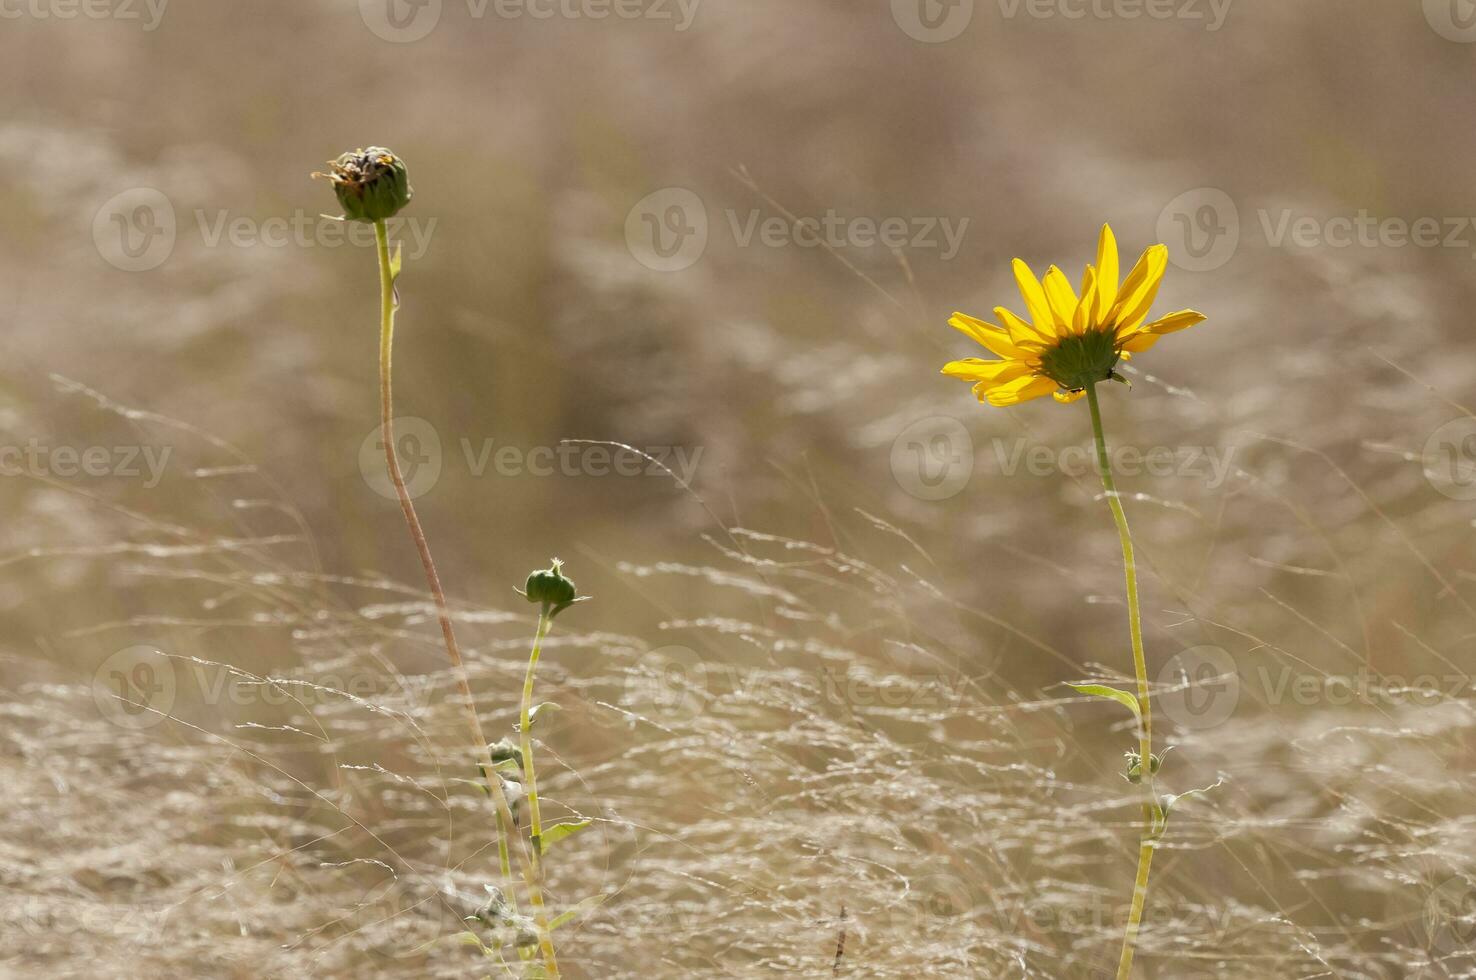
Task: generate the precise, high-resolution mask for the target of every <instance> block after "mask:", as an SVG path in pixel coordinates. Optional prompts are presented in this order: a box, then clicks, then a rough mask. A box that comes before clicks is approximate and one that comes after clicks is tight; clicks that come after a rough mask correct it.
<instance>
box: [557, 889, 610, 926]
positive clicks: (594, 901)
mask: <svg viewBox="0 0 1476 980" xmlns="http://www.w3.org/2000/svg"><path fill="white" fill-rule="evenodd" d="M606 898H609V896H608V895H591V896H589V897H588V898H586V899H585V900H584V901H582V902H580V903H579V904H578V905H576V906H574V907H573V908H572V909H569V910H568V911H567V912H560V913H559V914H558V915H556V916H554V918H553V921H552V922H550V923H549V924H548V931H549V932H553V931H554V930H555V929H557V928H558V927H559V926H561V925H565V924H567V923H569V922H572V921H573V920H574V919H576V918H578V917H579V916H581V915H583V914H584V913H585V912H588V911H589V910H590V909H592V908H594V907H595V906H597V905H599V904H600V903H601V902H603V901H604V900H605V899H606Z"/></svg>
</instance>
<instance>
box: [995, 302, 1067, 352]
mask: <svg viewBox="0 0 1476 980" xmlns="http://www.w3.org/2000/svg"><path fill="white" fill-rule="evenodd" d="M994 315H995V316H997V317H999V322H1000V323H1003V324H1004V327H1005V331H1006V332H1007V333H1009V335H1010V340H1012V341H1014V343H1015V346H1016V347H1019V348H1020V349H1021V350H1044V349H1045V348H1046V347H1048V346H1050V345H1052V344H1054V343H1055V342H1056V336H1055V334H1054V333H1049V334H1042V333H1041V332H1040V331H1039V330H1037V329H1035V327H1034V325H1033V324H1029V323H1026V322H1025V321H1024V320H1022V319H1020V318H1019V317H1017V316H1015V314H1013V313H1011V312H1010V311H1009V310H1007V309H1005V308H1004V307H1003V306H996V307H995V308H994Z"/></svg>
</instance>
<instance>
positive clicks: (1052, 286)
mask: <svg viewBox="0 0 1476 980" xmlns="http://www.w3.org/2000/svg"><path fill="white" fill-rule="evenodd" d="M1167 266H1168V249H1167V248H1166V247H1164V246H1163V245H1153V246H1150V247H1149V248H1148V249H1147V250H1145V251H1144V252H1143V255H1142V257H1141V258H1140V259H1138V264H1137V265H1135V266H1133V271H1132V272H1129V273H1128V277H1127V280H1126V281H1124V282H1123V283H1122V284H1121V285H1119V284H1118V279H1117V276H1118V265H1117V240H1116V239H1115V238H1114V237H1113V235H1112V229H1111V228H1110V227H1108V226H1107V225H1103V226H1102V237H1101V239H1100V240H1099V242H1098V243H1097V264H1096V265H1089V266H1087V267H1086V274H1085V275H1084V276H1083V277H1082V280H1081V293H1080V295H1079V296H1078V294H1077V292H1076V290H1074V289H1072V288H1071V283H1070V282H1068V281H1067V279H1066V274H1065V273H1064V272H1062V271H1061V270H1060V269H1058V268H1056V267H1055V266H1051V267H1050V269H1049V270H1048V271H1047V272H1046V274H1045V277H1044V278H1043V279H1036V278H1035V273H1033V272H1031V271H1030V267H1029V266H1028V265H1026V264H1025V263H1024V262H1022V261H1021V260H1019V259H1016V260H1015V262H1014V269H1015V281H1016V282H1017V283H1019V285H1020V293H1021V295H1023V296H1024V297H1025V309H1026V310H1027V312H1029V314H1030V319H1029V320H1028V321H1027V320H1023V319H1021V318H1020V317H1018V316H1016V315H1015V314H1013V313H1011V312H1010V311H1009V310H1007V309H1005V308H1004V307H1002V306H997V307H995V308H994V315H995V316H996V317H998V319H999V321H1000V324H1002V325H1000V324H994V323H989V322H987V321H985V320H979V319H976V318H974V317H971V316H967V315H965V314H963V313H955V314H953V317H952V319H950V320H949V321H948V325H949V326H951V327H954V328H956V329H958V330H961V331H962V332H963V333H965V334H967V335H968V336H969V337H971V338H973V339H974V340H976V341H978V342H979V343H980V344H982V345H984V347H986V348H987V349H988V350H989V351H990V352H991V353H994V354H996V355H998V357H999V360H984V359H982V358H978V357H969V358H965V359H964V360H962V361H951V362H949V363H948V364H946V365H944V367H943V373H944V374H946V375H948V376H949V377H953V378H962V379H963V380H965V381H972V382H974V394H975V395H977V396H978V398H979V400H980V401H981V402H982V401H986V400H987V401H988V402H989V404H991V405H1018V404H1019V403H1020V402H1024V401H1029V400H1030V399H1032V398H1039V397H1040V396H1042V395H1047V394H1054V395H1055V397H1056V401H1058V402H1073V401H1076V399H1078V398H1080V397H1081V396H1082V395H1083V394H1085V393H1086V389H1087V386H1088V385H1094V384H1096V383H1097V382H1098V381H1106V380H1107V379H1108V378H1112V377H1115V375H1114V374H1113V368H1114V367H1116V366H1117V362H1118V360H1119V359H1122V360H1126V359H1128V358H1130V357H1132V355H1134V354H1138V353H1141V352H1143V351H1145V350H1147V349H1148V348H1150V347H1152V346H1153V345H1154V344H1156V343H1157V342H1158V338H1159V337H1162V336H1163V335H1164V334H1167V333H1173V332H1174V331H1176V330H1183V329H1184V328H1185V327H1192V326H1194V325H1195V324H1196V323H1199V322H1200V321H1201V320H1203V319H1204V318H1205V317H1204V314H1203V313H1196V312H1195V311H1194V310H1180V311H1179V312H1177V313H1170V314H1169V315H1168V316H1165V317H1160V318H1159V319H1157V320H1154V321H1153V322H1152V323H1145V322H1144V321H1145V320H1147V318H1148V310H1149V308H1150V307H1152V306H1153V300H1154V299H1155V298H1156V297H1157V296H1158V286H1159V284H1160V283H1161V282H1162V281H1163V273H1164V269H1165V268H1166V267H1167Z"/></svg>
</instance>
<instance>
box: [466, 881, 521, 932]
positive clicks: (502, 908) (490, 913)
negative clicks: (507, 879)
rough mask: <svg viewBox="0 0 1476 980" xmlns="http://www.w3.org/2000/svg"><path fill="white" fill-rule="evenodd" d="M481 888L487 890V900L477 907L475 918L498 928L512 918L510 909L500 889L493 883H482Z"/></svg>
mask: <svg viewBox="0 0 1476 980" xmlns="http://www.w3.org/2000/svg"><path fill="white" fill-rule="evenodd" d="M482 888H483V889H485V890H486V892H487V901H486V902H485V903H484V904H483V905H482V907H481V908H479V909H477V914H476V916H475V918H478V919H480V920H482V921H483V922H484V923H486V924H487V925H489V926H491V927H492V928H494V929H496V928H499V927H501V926H502V925H503V924H504V923H506V922H507V921H508V920H509V919H511V918H512V909H511V908H510V907H509V906H508V904H507V899H506V898H505V897H504V896H503V894H502V889H500V888H498V887H496V886H495V885H483V886H482Z"/></svg>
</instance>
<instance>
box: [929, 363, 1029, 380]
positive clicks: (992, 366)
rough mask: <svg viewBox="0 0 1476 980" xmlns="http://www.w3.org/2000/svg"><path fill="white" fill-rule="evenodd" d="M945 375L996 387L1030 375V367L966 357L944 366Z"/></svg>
mask: <svg viewBox="0 0 1476 980" xmlns="http://www.w3.org/2000/svg"><path fill="white" fill-rule="evenodd" d="M943 373H944V374H946V375H948V376H949V377H950V378H962V379H963V380H964V381H982V382H986V383H988V384H990V385H996V384H999V383H1001V382H1003V381H1013V380H1015V379H1016V378H1018V377H1020V375H1022V374H1029V373H1030V367H1029V365H1026V364H1022V363H1021V362H1019V361H986V360H984V359H982V358H978V357H966V358H964V359H963V360H961V361H949V362H948V363H947V364H945V365H943Z"/></svg>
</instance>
